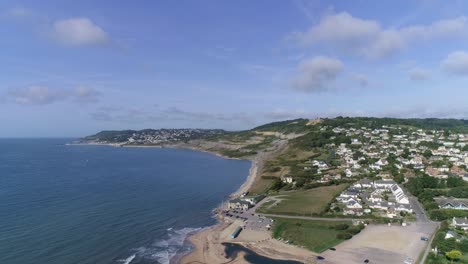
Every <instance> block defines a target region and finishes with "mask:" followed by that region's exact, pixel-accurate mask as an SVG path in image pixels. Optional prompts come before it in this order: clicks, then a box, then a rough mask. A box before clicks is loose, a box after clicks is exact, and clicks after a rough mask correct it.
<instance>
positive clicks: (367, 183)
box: [353, 179, 372, 189]
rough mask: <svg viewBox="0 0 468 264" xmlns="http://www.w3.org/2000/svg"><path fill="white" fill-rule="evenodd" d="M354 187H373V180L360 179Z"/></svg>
mask: <svg viewBox="0 0 468 264" xmlns="http://www.w3.org/2000/svg"><path fill="white" fill-rule="evenodd" d="M353 187H354V188H357V189H364V188H371V187H372V182H371V181H370V180H369V179H361V180H360V181H358V182H356V183H355V184H354V185H353Z"/></svg>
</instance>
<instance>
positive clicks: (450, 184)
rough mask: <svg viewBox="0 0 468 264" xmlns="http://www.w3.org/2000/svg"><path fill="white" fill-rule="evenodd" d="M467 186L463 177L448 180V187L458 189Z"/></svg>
mask: <svg viewBox="0 0 468 264" xmlns="http://www.w3.org/2000/svg"><path fill="white" fill-rule="evenodd" d="M463 185H465V181H464V180H463V178H461V177H448V178H447V187H449V188H451V187H458V186H463Z"/></svg>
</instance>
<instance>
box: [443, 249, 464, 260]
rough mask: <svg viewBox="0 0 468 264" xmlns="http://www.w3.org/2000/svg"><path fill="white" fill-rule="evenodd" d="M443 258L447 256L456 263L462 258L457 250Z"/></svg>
mask: <svg viewBox="0 0 468 264" xmlns="http://www.w3.org/2000/svg"><path fill="white" fill-rule="evenodd" d="M445 256H447V258H449V259H450V260H451V261H454V260H455V261H457V260H459V259H460V258H461V257H462V253H461V252H460V251H458V250H452V251H449V252H447V253H445Z"/></svg>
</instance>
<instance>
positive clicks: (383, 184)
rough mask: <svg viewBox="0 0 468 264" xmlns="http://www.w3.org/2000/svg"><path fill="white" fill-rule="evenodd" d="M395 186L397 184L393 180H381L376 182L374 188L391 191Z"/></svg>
mask: <svg viewBox="0 0 468 264" xmlns="http://www.w3.org/2000/svg"><path fill="white" fill-rule="evenodd" d="M395 184H396V182H394V181H392V180H390V181H388V180H387V181H385V180H380V181H375V182H374V188H385V189H390V188H391V187H392V186H393V185H395Z"/></svg>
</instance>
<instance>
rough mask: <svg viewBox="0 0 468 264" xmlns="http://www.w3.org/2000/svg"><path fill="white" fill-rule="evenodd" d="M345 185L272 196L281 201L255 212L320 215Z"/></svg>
mask: <svg viewBox="0 0 468 264" xmlns="http://www.w3.org/2000/svg"><path fill="white" fill-rule="evenodd" d="M346 187H347V185H346V184H340V185H331V186H324V187H318V188H314V189H310V190H305V191H295V192H290V193H285V194H280V195H277V196H274V197H275V198H277V199H280V200H281V201H280V202H279V203H277V204H276V205H272V204H271V203H268V204H264V205H263V206H262V207H260V208H259V209H257V212H259V213H264V214H287V215H312V214H320V213H322V212H323V211H324V210H325V209H326V207H327V205H328V203H330V202H331V201H332V200H333V198H335V197H336V196H337V195H339V194H340V193H341V192H342V191H343V190H344V189H346Z"/></svg>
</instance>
